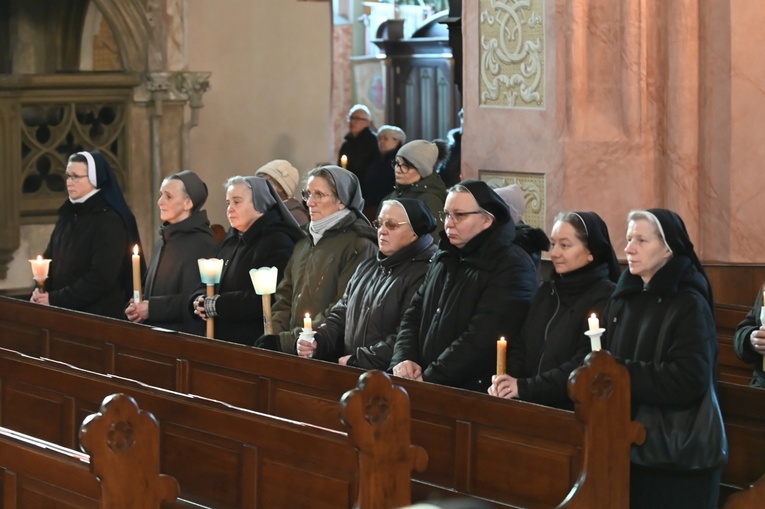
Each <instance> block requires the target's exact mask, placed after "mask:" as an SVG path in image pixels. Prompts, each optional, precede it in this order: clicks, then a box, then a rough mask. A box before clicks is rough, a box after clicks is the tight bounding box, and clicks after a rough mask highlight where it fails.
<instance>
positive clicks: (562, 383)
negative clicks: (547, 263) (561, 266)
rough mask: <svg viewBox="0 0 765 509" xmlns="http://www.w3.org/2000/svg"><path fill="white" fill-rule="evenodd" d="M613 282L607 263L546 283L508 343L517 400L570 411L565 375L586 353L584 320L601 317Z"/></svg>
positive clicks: (586, 341)
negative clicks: (520, 327)
mask: <svg viewBox="0 0 765 509" xmlns="http://www.w3.org/2000/svg"><path fill="white" fill-rule="evenodd" d="M615 286H616V285H615V284H614V283H613V282H612V281H611V280H609V279H608V267H607V266H606V265H605V264H599V265H587V266H585V267H583V268H581V269H579V270H577V271H574V272H572V273H571V274H564V275H563V276H558V275H556V276H555V277H554V278H553V279H552V280H551V281H547V282H545V283H544V284H543V285H542V287H541V288H540V289H539V290H538V291H537V293H536V295H535V296H534V300H533V301H532V302H531V309H530V310H529V315H528V317H526V321H525V322H524V324H523V329H521V333H520V335H519V336H518V337H517V338H516V339H515V340H514V341H510V343H509V344H508V345H507V349H508V350H507V373H508V374H509V375H510V376H513V377H515V378H517V379H518V394H519V399H521V400H523V401H530V402H532V403H539V404H542V405H548V406H554V407H558V408H567V409H572V408H573V404H572V402H571V399H570V398H569V397H568V376H569V375H570V374H571V372H572V371H573V370H574V369H576V368H577V367H578V366H579V365H580V364H581V363H582V360H583V359H584V357H585V356H586V355H587V353H589V352H590V350H591V347H590V338H589V337H587V336H585V335H584V333H585V332H586V331H587V330H588V328H589V327H588V323H587V318H588V317H589V316H590V314H591V313H595V314H596V315H597V316H598V317H602V316H603V308H605V306H606V303H607V302H608V298H609V297H610V296H611V293H612V292H613V290H614V287H615Z"/></svg>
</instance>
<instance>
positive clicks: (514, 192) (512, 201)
mask: <svg viewBox="0 0 765 509" xmlns="http://www.w3.org/2000/svg"><path fill="white" fill-rule="evenodd" d="M494 192H495V193H497V194H498V195H499V197H500V198H502V199H503V200H505V203H507V206H508V207H509V208H510V217H511V218H513V223H515V224H518V223H519V222H520V221H521V220H522V219H523V213H524V212H525V211H526V199H525V198H524V196H523V189H521V186H519V185H518V184H510V185H509V186H505V187H499V188H497V189H495V190H494Z"/></svg>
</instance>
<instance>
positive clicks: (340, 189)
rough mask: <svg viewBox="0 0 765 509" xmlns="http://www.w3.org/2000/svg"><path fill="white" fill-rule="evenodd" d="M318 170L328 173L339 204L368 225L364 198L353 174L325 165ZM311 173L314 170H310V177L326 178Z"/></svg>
mask: <svg viewBox="0 0 765 509" xmlns="http://www.w3.org/2000/svg"><path fill="white" fill-rule="evenodd" d="M318 169H319V170H324V171H326V172H327V173H329V176H330V178H331V179H332V182H331V184H333V185H334V187H335V189H336V190H337V198H338V199H339V200H340V203H342V204H343V205H345V207H346V208H348V209H350V210H352V211H353V213H354V214H356V217H358V218H359V219H362V220H363V221H364V222H365V223H367V224H369V219H367V216H365V215H364V212H363V210H364V197H363V196H362V195H361V184H359V179H358V177H357V176H356V175H355V174H354V173H353V172H350V171H348V170H344V169H343V168H341V167H339V166H333V165H327V166H321V167H319V168H318ZM313 171H314V170H311V172H309V173H308V175H309V176H311V177H312V176H320V177H324V178H326V177H325V175H321V174H319V175H314V174H313Z"/></svg>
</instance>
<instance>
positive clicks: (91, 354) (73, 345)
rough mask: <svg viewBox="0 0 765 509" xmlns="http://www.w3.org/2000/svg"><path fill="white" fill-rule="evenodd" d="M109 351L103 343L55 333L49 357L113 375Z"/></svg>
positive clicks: (52, 335) (52, 336) (52, 337)
mask: <svg viewBox="0 0 765 509" xmlns="http://www.w3.org/2000/svg"><path fill="white" fill-rule="evenodd" d="M109 350H110V349H109V348H108V347H107V345H106V344H104V343H103V342H101V341H98V342H92V341H89V340H88V339H87V338H85V337H81V336H72V335H69V334H67V333H58V332H54V333H53V334H51V340H50V352H49V353H48V355H47V356H48V357H50V358H51V359H56V360H58V361H61V362H67V363H69V364H72V365H74V366H78V367H81V368H83V369H89V370H91V371H95V372H97V373H111V369H110V366H111V362H110V360H109V358H108V352H109Z"/></svg>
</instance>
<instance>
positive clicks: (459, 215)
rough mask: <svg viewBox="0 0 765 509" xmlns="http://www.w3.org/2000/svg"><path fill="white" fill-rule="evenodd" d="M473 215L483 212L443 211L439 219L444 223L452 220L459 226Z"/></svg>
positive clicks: (440, 212) (439, 213)
mask: <svg viewBox="0 0 765 509" xmlns="http://www.w3.org/2000/svg"><path fill="white" fill-rule="evenodd" d="M471 214H483V210H474V211H472V212H448V211H446V210H441V211H439V212H438V217H439V218H440V219H441V221H442V222H444V223H446V222H447V221H448V220H449V219H451V220H452V222H453V223H454V224H459V223H461V222H462V220H463V219H465V218H466V217H467V216H469V215H471Z"/></svg>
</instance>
